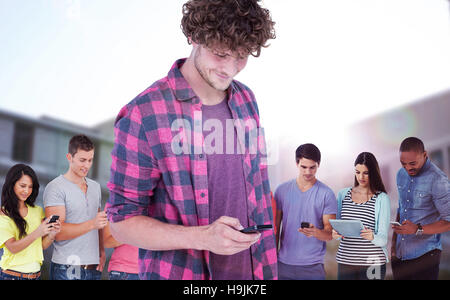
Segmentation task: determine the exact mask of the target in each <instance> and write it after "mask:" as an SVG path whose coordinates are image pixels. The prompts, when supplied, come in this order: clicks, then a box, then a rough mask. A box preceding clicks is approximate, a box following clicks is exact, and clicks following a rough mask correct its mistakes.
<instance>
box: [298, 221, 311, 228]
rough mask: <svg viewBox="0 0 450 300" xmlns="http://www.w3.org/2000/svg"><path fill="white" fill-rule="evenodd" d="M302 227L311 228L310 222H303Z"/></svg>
mask: <svg viewBox="0 0 450 300" xmlns="http://www.w3.org/2000/svg"><path fill="white" fill-rule="evenodd" d="M300 227H301V228H309V222H302V224H301V225H300Z"/></svg>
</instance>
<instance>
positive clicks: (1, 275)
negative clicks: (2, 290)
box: [0, 271, 41, 280]
mask: <svg viewBox="0 0 450 300" xmlns="http://www.w3.org/2000/svg"><path fill="white" fill-rule="evenodd" d="M0 280H41V277H40V276H39V277H38V278H35V279H27V278H20V277H16V276H13V275H9V274H5V273H3V272H1V271H0Z"/></svg>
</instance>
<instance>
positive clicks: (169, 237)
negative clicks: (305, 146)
mask: <svg viewBox="0 0 450 300" xmlns="http://www.w3.org/2000/svg"><path fill="white" fill-rule="evenodd" d="M181 28H182V30H183V33H184V34H185V36H186V37H187V40H188V43H189V44H191V45H192V52H191V54H190V56H189V57H188V58H186V59H180V60H177V61H176V62H175V64H174V65H173V66H172V68H171V70H170V71H169V73H168V75H167V76H166V77H165V78H163V79H161V80H159V81H157V82H155V83H154V84H153V85H152V86H150V87H149V88H148V89H146V90H145V91H144V92H142V93H141V94H140V95H139V96H137V97H136V98H135V99H134V100H133V101H131V102H130V103H129V104H127V105H126V106H125V107H124V108H122V110H121V111H120V113H119V115H118V117H117V119H116V123H115V146H114V149H113V151H112V165H111V179H110V181H109V183H108V187H109V189H110V198H109V200H108V203H107V212H108V217H109V220H110V221H111V231H112V233H113V235H114V237H115V238H116V239H117V240H118V241H120V242H122V243H126V244H131V245H134V246H137V247H139V248H140V252H139V265H140V278H141V279H195V280H196V279H213V280H216V279H217V280H221V279H237V280H245V279H276V278H277V260H276V248H275V237H274V233H273V231H264V232H261V233H251V234H244V233H242V232H240V230H241V229H243V228H245V227H248V226H253V225H260V224H272V223H273V215H272V208H271V197H270V185H269V181H268V174H267V164H266V160H265V155H264V136H263V134H262V130H261V124H260V119H259V111H258V107H257V104H256V101H255V97H254V95H253V93H252V91H251V90H250V89H249V88H248V87H247V86H245V85H244V84H242V83H240V82H238V81H236V80H234V77H235V76H236V75H237V74H238V73H239V72H240V71H242V70H243V69H244V68H245V66H246V64H247V60H248V57H249V56H250V55H252V56H254V57H258V56H259V55H260V52H261V48H262V47H267V41H268V40H269V39H273V38H275V33H274V22H273V21H272V20H271V16H270V13H269V11H268V10H267V9H265V8H263V7H261V6H260V4H259V0H190V1H188V2H187V3H185V4H184V6H183V18H182V22H181ZM213 129H214V130H213Z"/></svg>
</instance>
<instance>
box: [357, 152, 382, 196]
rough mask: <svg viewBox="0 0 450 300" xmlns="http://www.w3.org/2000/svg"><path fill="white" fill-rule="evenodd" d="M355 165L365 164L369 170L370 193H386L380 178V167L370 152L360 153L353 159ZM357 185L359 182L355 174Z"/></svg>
mask: <svg viewBox="0 0 450 300" xmlns="http://www.w3.org/2000/svg"><path fill="white" fill-rule="evenodd" d="M356 165H365V166H366V167H367V169H368V170H369V184H370V190H371V192H372V193H376V192H384V193H386V188H385V187H384V184H383V180H382V179H381V173H380V167H379V166H378V162H377V159H376V158H375V155H373V154H372V153H370V152H362V153H360V154H359V155H358V157H357V158H356V160H355V166H356ZM358 185H359V182H358V180H357V179H356V176H355V187H356V186H358Z"/></svg>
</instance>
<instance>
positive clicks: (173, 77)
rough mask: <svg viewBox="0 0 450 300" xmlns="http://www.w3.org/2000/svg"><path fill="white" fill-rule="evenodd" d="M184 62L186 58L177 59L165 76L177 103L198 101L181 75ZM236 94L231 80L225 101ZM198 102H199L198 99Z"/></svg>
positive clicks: (234, 85)
mask: <svg viewBox="0 0 450 300" xmlns="http://www.w3.org/2000/svg"><path fill="white" fill-rule="evenodd" d="M185 62H186V58H181V59H178V60H177V61H175V63H174V64H173V66H172V68H171V69H170V71H169V73H168V74H167V78H168V82H169V86H170V88H171V89H172V90H173V91H174V93H175V96H176V98H177V100H179V101H187V100H191V99H193V98H197V99H198V97H197V95H196V94H195V93H194V91H193V90H192V88H191V86H190V85H189V83H188V82H187V81H186V79H185V78H184V76H183V74H182V73H181V67H182V66H183V64H184V63H185ZM236 92H238V90H237V87H236V83H235V82H234V80H233V81H232V82H231V85H230V87H229V88H228V90H227V99H228V100H230V99H231V98H232V96H233V95H234V94H235V93H236ZM198 101H200V100H199V99H198Z"/></svg>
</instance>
